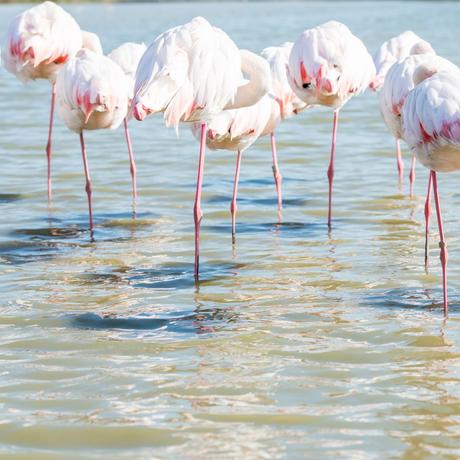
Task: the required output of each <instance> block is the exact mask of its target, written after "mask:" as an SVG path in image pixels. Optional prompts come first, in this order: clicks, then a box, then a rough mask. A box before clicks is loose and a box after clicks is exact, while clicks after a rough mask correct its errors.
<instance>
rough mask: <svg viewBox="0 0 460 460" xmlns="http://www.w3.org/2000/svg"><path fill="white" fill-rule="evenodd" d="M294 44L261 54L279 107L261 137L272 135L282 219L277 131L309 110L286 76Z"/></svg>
mask: <svg viewBox="0 0 460 460" xmlns="http://www.w3.org/2000/svg"><path fill="white" fill-rule="evenodd" d="M292 45H293V43H291V42H286V43H283V44H282V45H281V46H270V47H268V48H265V49H264V50H262V53H260V54H261V55H262V56H263V57H264V58H265V59H266V60H267V61H268V63H269V65H270V73H271V77H272V89H271V91H270V94H272V95H273V96H274V98H275V101H276V102H277V103H278V107H277V106H276V104H275V105H273V104H272V105H271V111H272V114H271V117H270V119H269V122H268V123H267V125H266V127H265V128H264V130H263V132H262V133H261V136H265V135H267V134H269V135H270V143H271V147H272V160H273V176H274V178H275V187H276V193H277V195H278V214H279V218H280V219H281V209H282V206H283V198H282V192H281V181H282V176H281V174H280V172H279V167H278V158H277V152H276V141H275V129H276V127H277V126H278V125H279V123H280V122H281V120H284V119H286V118H289V117H291V116H293V115H297V114H298V113H299V112H301V111H302V110H304V109H306V108H308V107H309V106H308V104H306V103H305V102H303V101H301V100H300V99H299V98H298V97H297V96H296V95H295V93H294V91H292V88H291V86H290V84H289V82H288V78H287V75H286V67H287V65H288V63H289V55H290V54H291V50H292Z"/></svg>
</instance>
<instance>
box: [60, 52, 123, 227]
mask: <svg viewBox="0 0 460 460" xmlns="http://www.w3.org/2000/svg"><path fill="white" fill-rule="evenodd" d="M129 94H130V93H129V85H128V82H127V80H126V77H125V75H124V73H123V71H122V70H121V68H120V67H119V66H118V64H116V63H115V62H113V61H112V60H111V59H109V58H108V57H105V56H102V55H100V54H97V53H95V52H93V51H90V50H86V49H82V50H80V51H79V52H78V53H77V54H76V56H75V57H74V58H71V59H69V61H68V63H67V64H66V66H65V67H64V68H63V69H62V71H61V72H60V73H59V74H58V77H57V79H56V98H57V104H58V108H59V112H60V114H61V117H62V119H63V120H64V123H65V124H66V126H67V127H68V128H69V129H70V130H72V131H74V132H76V133H77V134H79V135H80V144H81V152H82V157H83V166H84V169H85V176H86V193H87V196H88V208H89V226H90V231H91V236H92V235H93V228H94V226H93V213H92V203H91V194H92V191H91V178H90V174H89V168H88V160H87V156H86V149H85V142H84V139H83V131H84V130H85V129H88V130H93V129H115V128H118V126H119V125H120V124H121V123H122V121H123V119H124V118H125V117H126V114H127V112H128V101H129Z"/></svg>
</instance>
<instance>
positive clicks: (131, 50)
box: [107, 42, 147, 210]
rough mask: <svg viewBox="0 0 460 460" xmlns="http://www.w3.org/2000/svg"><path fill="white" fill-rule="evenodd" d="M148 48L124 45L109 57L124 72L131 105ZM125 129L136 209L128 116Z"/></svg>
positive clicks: (134, 178)
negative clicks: (136, 79) (137, 72)
mask: <svg viewBox="0 0 460 460" xmlns="http://www.w3.org/2000/svg"><path fill="white" fill-rule="evenodd" d="M146 49H147V48H146V46H145V45H144V44H143V43H141V44H140V43H131V42H127V43H123V44H122V45H120V46H119V47H118V48H115V49H114V50H113V51H111V52H110V53H109V54H108V55H107V57H109V58H110V59H112V61H114V62H116V63H117V64H118V65H119V66H120V67H121V70H123V72H124V74H125V77H126V79H127V83H128V85H129V103H130V104H131V101H132V98H133V96H134V84H135V78H136V70H137V66H138V65H139V61H140V60H141V57H142V55H143V54H144V52H145V50H146ZM123 125H124V128H125V137H126V143H127V144H128V154H129V163H130V172H131V180H132V186H133V209H134V210H135V209H136V198H137V184H136V182H137V181H136V162H135V161H134V152H133V149H132V144H131V136H130V134H129V129H128V117H127V116H126V117H125V119H124V120H123Z"/></svg>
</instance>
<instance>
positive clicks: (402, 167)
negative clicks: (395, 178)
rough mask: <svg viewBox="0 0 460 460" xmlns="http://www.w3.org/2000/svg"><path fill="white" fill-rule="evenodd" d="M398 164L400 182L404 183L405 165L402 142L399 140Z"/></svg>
mask: <svg viewBox="0 0 460 460" xmlns="http://www.w3.org/2000/svg"><path fill="white" fill-rule="evenodd" d="M396 162H397V164H398V174H399V182H402V181H403V177H404V163H403V161H402V157H401V141H400V140H399V139H396Z"/></svg>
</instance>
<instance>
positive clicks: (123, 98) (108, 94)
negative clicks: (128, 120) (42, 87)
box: [56, 49, 129, 133]
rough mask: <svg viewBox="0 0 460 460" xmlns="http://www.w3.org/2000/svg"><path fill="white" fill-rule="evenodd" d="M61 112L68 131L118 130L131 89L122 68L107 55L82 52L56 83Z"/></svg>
mask: <svg viewBox="0 0 460 460" xmlns="http://www.w3.org/2000/svg"><path fill="white" fill-rule="evenodd" d="M56 97H57V102H58V107H59V112H60V114H61V116H62V118H63V120H64V122H65V124H66V125H67V127H68V128H69V129H71V130H72V131H75V132H76V133H81V132H82V130H83V129H103V128H109V129H115V128H118V126H119V125H120V124H121V122H122V121H123V119H124V117H125V116H126V113H127V110H128V100H129V86H128V83H127V80H126V78H125V75H124V74H123V71H122V70H121V68H120V67H119V66H118V65H117V64H116V63H114V62H113V61H112V60H111V59H109V58H108V57H106V56H102V55H99V54H96V53H94V52H93V51H90V50H85V49H82V50H80V51H79V52H78V53H77V55H76V56H75V57H74V58H73V59H70V60H69V62H68V63H67V64H66V66H65V67H64V69H63V70H62V72H60V73H59V75H58V78H57V80H56Z"/></svg>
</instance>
